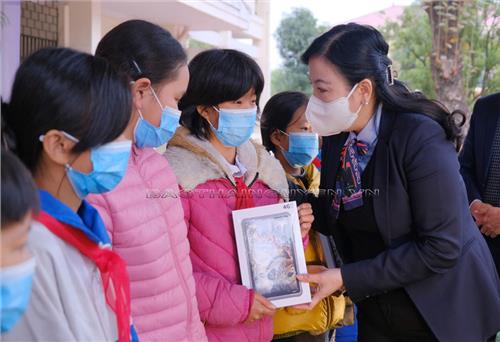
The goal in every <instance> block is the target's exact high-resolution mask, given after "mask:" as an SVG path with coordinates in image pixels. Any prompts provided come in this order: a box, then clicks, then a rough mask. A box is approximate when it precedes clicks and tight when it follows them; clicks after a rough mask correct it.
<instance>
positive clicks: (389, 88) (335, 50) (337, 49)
mask: <svg viewBox="0 0 500 342" xmlns="http://www.w3.org/2000/svg"><path fill="white" fill-rule="evenodd" d="M388 52H389V45H388V44H387V42H386V41H385V40H384V37H383V36H382V34H381V33H380V32H379V31H377V30H376V29H375V28H373V27H371V26H366V25H359V24H356V23H349V24H343V25H337V26H334V27H333V28H332V29H330V30H329V31H328V32H326V33H323V34H322V35H321V36H319V37H317V38H316V39H315V40H314V41H313V42H312V44H311V45H310V46H309V47H308V48H307V50H306V51H305V52H304V54H303V55H302V61H303V62H304V63H305V64H308V63H309V60H310V58H311V57H315V56H323V57H325V58H327V59H328V60H329V61H330V62H331V63H332V64H333V65H334V66H335V67H336V68H337V69H338V71H340V73H341V74H342V75H343V76H344V77H345V78H346V79H347V80H348V82H349V83H350V85H351V86H354V85H355V84H356V83H358V82H360V81H361V80H363V79H365V78H368V79H370V80H372V82H373V84H374V91H375V96H376V98H377V100H378V101H380V102H382V104H383V106H384V109H387V110H389V111H393V112H396V113H422V114H426V115H428V116H429V117H431V118H432V119H434V120H435V121H437V122H438V123H439V124H440V125H441V126H442V127H443V129H444V130H445V132H446V135H447V138H448V139H449V140H451V141H453V142H454V143H455V145H456V147H457V150H458V149H459V145H460V138H461V136H460V133H461V127H462V126H463V124H464V123H465V114H464V113H463V112H461V111H459V110H455V111H453V112H450V111H449V110H448V109H446V107H445V106H444V105H443V104H441V103H439V102H438V101H435V100H430V99H427V98H426V97H425V96H424V95H423V94H422V93H420V92H412V91H410V90H409V89H408V87H407V86H406V85H405V84H404V83H402V82H401V81H398V80H393V79H392V73H391V70H390V69H391V68H392V67H391V65H392V61H391V59H390V58H389V57H388V56H387V54H388ZM392 81H393V82H394V83H393V84H392V85H391V83H392Z"/></svg>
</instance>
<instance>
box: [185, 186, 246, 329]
mask: <svg viewBox="0 0 500 342" xmlns="http://www.w3.org/2000/svg"><path fill="white" fill-rule="evenodd" d="M181 193H182V189H181ZM186 195H187V194H184V196H181V202H182V207H183V209H184V219H185V220H186V226H187V227H188V230H189V229H190V228H191V225H190V206H189V197H188V196H186ZM191 262H192V263H193V269H194V271H193V275H194V280H195V282H196V299H197V301H198V310H199V311H200V319H201V321H202V322H204V323H208V324H210V325H218V326H230V325H235V324H238V323H242V322H244V321H245V320H246V319H247V318H248V315H249V314H250V309H251V305H252V303H253V297H254V294H253V290H249V289H247V288H246V287H245V286H243V285H238V284H232V283H230V282H229V281H227V280H226V279H224V278H223V277H221V276H219V275H217V274H214V273H205V272H197V271H196V269H197V267H196V260H195V259H193V258H191Z"/></svg>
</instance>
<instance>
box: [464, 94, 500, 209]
mask: <svg viewBox="0 0 500 342" xmlns="http://www.w3.org/2000/svg"><path fill="white" fill-rule="evenodd" d="M499 116H500V93H496V94H492V95H490V96H486V97H483V98H481V99H479V100H477V102H476V104H475V105H474V111H473V113H472V117H471V121H470V128H469V133H468V134H467V138H466V139H465V143H464V147H463V149H462V152H461V154H460V165H461V169H460V172H461V173H462V176H463V177H464V181H465V185H466V187H467V195H468V196H469V203H470V202H472V201H473V200H475V199H482V197H483V193H484V190H485V188H486V181H487V177H488V170H489V167H490V156H491V153H490V151H491V144H492V142H493V138H494V136H495V129H496V127H497V122H498V117H499Z"/></svg>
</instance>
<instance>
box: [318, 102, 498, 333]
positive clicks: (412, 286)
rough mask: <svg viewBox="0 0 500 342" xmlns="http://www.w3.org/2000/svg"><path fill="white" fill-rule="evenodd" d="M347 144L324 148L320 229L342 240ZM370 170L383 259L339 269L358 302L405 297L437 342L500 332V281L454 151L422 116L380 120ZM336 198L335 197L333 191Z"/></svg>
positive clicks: (332, 140) (333, 142)
mask: <svg viewBox="0 0 500 342" xmlns="http://www.w3.org/2000/svg"><path fill="white" fill-rule="evenodd" d="M347 136H348V134H346V133H342V134H338V135H334V136H330V137H327V138H325V139H324V140H323V150H322V165H321V167H322V172H321V185H320V187H321V190H320V191H321V196H320V198H319V199H318V200H317V201H316V202H314V204H313V206H314V211H315V213H314V215H315V217H316V225H315V226H316V229H320V230H321V229H322V230H323V232H324V233H325V234H332V235H333V236H334V238H335V240H336V243H337V247H338V248H339V250H340V252H341V254H344V252H345V250H344V249H345V244H344V241H345V240H344V237H343V236H342V234H341V230H340V229H339V227H338V225H337V223H336V220H335V218H334V217H333V216H332V213H331V203H332V189H333V191H334V189H335V187H334V182H335V179H336V176H337V171H338V166H339V158H340V152H341V149H342V146H343V145H344V142H345V141H346V139H347ZM372 158H374V160H373V162H374V163H375V164H374V167H375V171H374V179H373V184H374V190H378V195H376V196H374V198H373V206H374V211H375V220H376V223H377V226H378V228H379V230H380V234H381V236H382V239H383V240H384V242H385V244H386V248H387V249H386V251H385V252H383V253H381V254H379V255H378V256H377V257H375V258H373V259H370V260H364V261H359V262H355V263H349V260H345V261H347V262H346V264H345V265H344V266H342V268H341V272H342V276H343V279H344V284H345V286H346V289H347V292H348V294H349V296H350V297H351V298H352V299H353V300H354V301H355V302H359V301H361V300H363V299H365V298H369V297H371V296H376V295H378V294H382V293H385V292H388V291H390V290H393V289H397V288H401V287H404V288H405V290H406V291H407V293H408V294H409V296H410V297H411V299H412V300H413V302H414V303H415V305H416V306H417V308H418V310H419V311H420V313H421V314H422V316H423V317H424V319H425V321H426V322H427V324H428V325H429V327H430V328H431V330H432V331H433V333H434V334H435V335H436V337H437V338H438V339H439V340H440V341H450V342H455V341H471V342H472V341H485V340H486V339H487V338H489V337H491V336H492V335H494V334H495V333H496V332H497V331H498V330H500V280H499V278H498V275H497V273H496V270H495V266H494V264H493V260H492V258H491V255H490V252H489V251H488V248H487V246H486V244H485V242H484V240H483V238H482V237H481V235H480V232H479V231H478V229H477V227H476V225H475V223H474V222H473V220H472V218H471V215H470V213H469V209H468V204H467V203H468V202H467V195H466V191H465V186H464V183H463V180H462V177H461V175H460V173H459V163H458V159H457V154H456V152H455V149H454V146H453V144H452V143H451V142H450V141H448V140H447V139H446V136H445V132H444V130H443V129H442V128H441V126H440V125H439V124H438V123H437V122H435V121H434V120H432V119H431V118H429V117H427V116H425V115H422V114H407V113H405V114H402V113H392V112H389V111H383V112H382V118H381V123H380V131H379V141H378V143H377V147H376V150H375V152H374V155H373V156H372ZM329 189H330V190H329Z"/></svg>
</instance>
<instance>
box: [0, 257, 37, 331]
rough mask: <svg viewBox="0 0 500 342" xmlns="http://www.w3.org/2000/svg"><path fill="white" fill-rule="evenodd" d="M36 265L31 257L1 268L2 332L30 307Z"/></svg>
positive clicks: (8, 328)
mask: <svg viewBox="0 0 500 342" xmlns="http://www.w3.org/2000/svg"><path fill="white" fill-rule="evenodd" d="M35 266H36V263H35V259H34V258H31V259H29V260H27V261H25V262H23V263H22V264H19V265H15V266H11V267H5V268H2V269H0V279H2V283H1V291H2V292H1V297H0V310H1V315H0V321H1V329H2V334H3V333H5V332H7V331H9V330H11V329H12V328H13V327H14V325H15V324H16V323H17V321H19V319H20V318H21V317H22V315H23V314H24V312H25V311H26V308H27V307H28V303H29V300H30V296H31V284H32V283H33V275H34V273H35Z"/></svg>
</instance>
